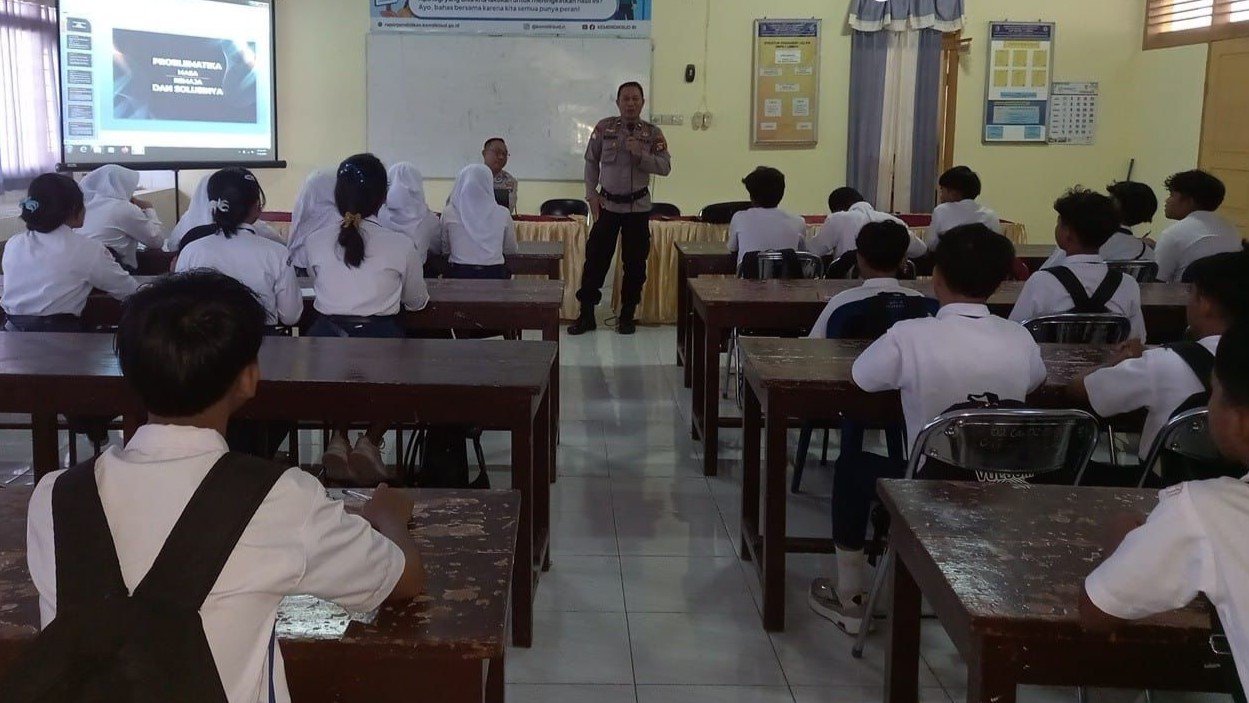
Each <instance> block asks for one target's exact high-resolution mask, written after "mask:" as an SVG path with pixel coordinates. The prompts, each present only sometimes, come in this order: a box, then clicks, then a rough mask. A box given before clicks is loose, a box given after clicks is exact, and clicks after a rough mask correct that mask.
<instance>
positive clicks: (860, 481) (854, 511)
mask: <svg viewBox="0 0 1249 703" xmlns="http://www.w3.org/2000/svg"><path fill="white" fill-rule="evenodd" d="M935 259H936V262H935V265H936V267H935V270H934V272H933V288H934V290H935V291H936V294H937V298H938V300H940V302H941V310H940V311H939V312H938V313H937V316H936V317H933V318H925V319H914V320H903V321H901V322H898V323H896V324H894V325H893V327H891V328H890V329H889V331H888V332H886V333H885V335H884V336H883V337H881V338H880V339H878V340H877V341H876V342H874V343H873V344H872V345H871V346H870V347H868V348H867V350H865V351H864V352H863V353H862V354H861V355H859V358H858V359H856V360H855V362H854V367H853V370H852V374H853V377H854V382H855V384H856V385H858V386H859V387H860V388H862V389H863V390H865V391H867V392H869V393H878V392H882V391H890V390H901V391H902V410H903V414H904V415H905V417H906V428H907V437H908V441H909V442H910V443H911V444H912V445H913V444H914V442H915V439H916V437H917V436H918V435H919V433H920V431H921V430H922V429H923V427H924V425H925V424H927V423H928V422H929V421H931V420H932V419H933V418H935V417H937V416H938V415H940V414H941V413H943V412H945V411H946V410H948V409H949V408H950V407H951V406H954V405H957V404H959V403H964V402H967V400H968V398H969V396H973V395H983V394H989V393H991V394H994V395H996V396H997V397H998V398H1000V399H1002V400H1016V401H1023V400H1024V399H1025V398H1026V397H1027V395H1028V393H1029V392H1031V391H1032V390H1034V389H1036V388H1037V387H1039V386H1040V385H1041V384H1042V383H1043V382H1044V381H1045V378H1046V369H1045V364H1044V362H1043V361H1042V360H1041V349H1040V347H1039V346H1037V343H1036V342H1034V341H1033V340H1032V336H1031V335H1029V334H1028V332H1027V330H1025V329H1023V328H1022V327H1020V326H1019V325H1017V324H1015V323H1013V322H1010V321H1009V320H1005V319H1002V318H1000V317H995V316H993V315H992V314H990V312H989V308H988V306H987V305H986V304H985V303H986V301H987V300H988V299H989V297H990V296H992V295H993V293H994V292H996V291H997V289H998V286H1000V285H1001V284H1002V281H1004V280H1006V279H1007V278H1008V277H1009V275H1010V273H1011V267H1012V263H1013V262H1014V259H1015V248H1014V246H1013V245H1012V244H1011V242H1010V240H1008V239H1007V238H1006V237H1003V236H1002V235H1000V234H997V233H995V232H993V231H992V230H990V229H989V228H988V227H986V226H984V225H982V224H972V225H963V226H960V227H956V228H954V229H952V230H950V231H949V232H947V233H946V234H945V235H944V237H943V238H942V242H941V246H940V247H938V248H937V250H936V252H935ZM904 474H905V466H904V465H903V464H901V463H898V462H892V461H888V460H885V459H884V458H883V457H875V460H872V459H871V458H870V457H869V459H864V458H863V456H862V455H860V456H851V457H847V456H845V455H843V456H842V458H841V459H839V460H838V466H837V468H836V471H835V472H834V474H833V478H834V486H833V542H834V544H835V547H836V550H837V580H836V581H835V582H834V581H832V580H829V579H817V580H816V581H815V582H813V583H812V584H811V590H810V593H809V598H808V600H809V602H810V604H811V607H812V608H813V609H814V610H815V611H816V612H817V613H819V614H820V615H821V616H823V617H825V618H828V619H829V620H832V621H833V622H834V623H836V624H837V626H838V627H840V628H841V629H842V630H844V631H846V632H847V633H849V634H855V633H857V632H858V630H859V628H860V627H861V626H862V623H863V617H864V613H863V608H864V606H865V604H866V600H867V594H866V590H867V578H866V572H867V560H866V557H865V555H864V553H863V548H864V545H865V542H866V536H867V525H868V519H869V515H870V507H871V504H872V501H873V500H874V498H875V496H876V480H877V479H879V478H900V477H902V476H903V475H904ZM920 476H921V477H923V476H924V473H923V470H922V469H921V471H920Z"/></svg>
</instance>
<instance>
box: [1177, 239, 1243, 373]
mask: <svg viewBox="0 0 1249 703" xmlns="http://www.w3.org/2000/svg"><path fill="white" fill-rule="evenodd" d="M1184 280H1185V281H1187V282H1189V283H1191V284H1192V285H1193V288H1194V289H1195V290H1196V291H1197V292H1198V293H1200V294H1201V296H1202V297H1204V298H1209V299H1210V300H1213V301H1214V303H1215V304H1216V305H1218V307H1219V310H1220V311H1221V312H1222V313H1223V316H1224V317H1225V318H1226V319H1227V321H1228V322H1234V321H1236V320H1245V321H1247V322H1249V251H1245V250H1241V251H1237V252H1230V253H1226V254H1215V255H1214V256H1207V257H1206V258H1204V259H1198V260H1197V261H1194V262H1193V263H1192V264H1190V265H1189V267H1188V268H1187V269H1185V271H1184ZM1246 360H1247V361H1249V357H1246Z"/></svg>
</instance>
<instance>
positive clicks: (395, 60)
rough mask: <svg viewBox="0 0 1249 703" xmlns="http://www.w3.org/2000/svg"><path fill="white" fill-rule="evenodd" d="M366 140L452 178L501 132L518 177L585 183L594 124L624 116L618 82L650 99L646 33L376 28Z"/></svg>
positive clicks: (386, 155) (433, 174)
mask: <svg viewBox="0 0 1249 703" xmlns="http://www.w3.org/2000/svg"><path fill="white" fill-rule="evenodd" d="M368 54H369V56H368V124H369V126H368V144H369V150H370V151H372V152H373V153H375V154H377V155H378V156H379V157H381V159H382V160H383V161H386V162H387V163H393V162H395V161H411V162H412V163H414V164H416V166H417V167H418V168H419V169H421V172H422V173H423V174H424V175H425V176H426V177H429V178H453V177H455V175H456V174H457V173H459V171H460V169H461V168H463V167H464V166H466V165H468V164H471V163H480V162H481V151H482V145H483V143H484V142H485V141H486V139H488V138H490V137H503V138H504V139H506V140H507V144H508V148H509V150H510V152H511V161H510V162H509V163H508V166H507V170H508V172H509V173H511V174H512V175H513V176H516V177H517V178H518V179H525V180H549V181H580V180H581V179H582V176H583V172H584V169H585V148H586V144H587V143H588V142H589V140H590V134H591V133H592V132H593V131H594V125H595V124H596V123H598V121H599V120H601V119H603V118H604V117H611V116H613V115H616V114H619V111H618V110H617V109H616V105H615V101H616V87H617V86H619V85H620V84H621V83H625V82H627V81H637V82H639V83H641V84H642V85H643V86H645V88H646V93H647V95H648V96H649V95H650V75H651V41H650V40H649V39H604V38H590V39H572V38H556V37H488V36H487V37H475V36H435V35H428V34H384V33H379V34H371V35H369V40H368Z"/></svg>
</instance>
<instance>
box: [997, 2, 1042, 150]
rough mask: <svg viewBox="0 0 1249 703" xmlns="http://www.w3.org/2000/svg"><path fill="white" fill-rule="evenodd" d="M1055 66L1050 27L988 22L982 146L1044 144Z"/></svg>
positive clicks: (1031, 23)
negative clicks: (987, 63)
mask: <svg viewBox="0 0 1249 703" xmlns="http://www.w3.org/2000/svg"><path fill="white" fill-rule="evenodd" d="M1053 66H1054V24H1053V23H1052V22H990V23H989V68H988V76H987V78H986V80H987V82H988V87H987V90H986V91H985V111H984V141H985V143H1009V142H1039V143H1042V144H1043V143H1045V142H1046V140H1047V132H1048V130H1047V125H1048V124H1049V108H1050V81H1051V76H1052V74H1053Z"/></svg>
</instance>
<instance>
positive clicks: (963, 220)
mask: <svg viewBox="0 0 1249 703" xmlns="http://www.w3.org/2000/svg"><path fill="white" fill-rule="evenodd" d="M977 222H979V223H981V224H983V225H985V226H986V227H988V228H989V229H991V230H993V231H994V232H997V233H998V234H1001V233H1002V221H1001V220H1000V219H998V216H997V213H996V212H993V211H992V210H990V209H989V208H987V207H985V206H984V205H981V204H980V203H978V202H976V201H975V200H972V199H970V198H968V199H966V200H959V201H957V202H953V203H941V204H940V205H938V206H937V207H936V209H934V210H933V211H932V222H931V223H930V224H929V225H928V231H927V232H925V233H924V243H925V244H927V245H928V248H929V249H936V248H937V241H938V240H939V239H940V238H941V235H943V234H945V233H946V232H949V231H950V230H952V229H954V228H955V227H960V226H962V225H972V224H976V223H977Z"/></svg>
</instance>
